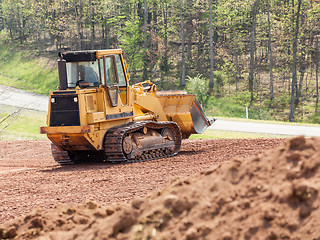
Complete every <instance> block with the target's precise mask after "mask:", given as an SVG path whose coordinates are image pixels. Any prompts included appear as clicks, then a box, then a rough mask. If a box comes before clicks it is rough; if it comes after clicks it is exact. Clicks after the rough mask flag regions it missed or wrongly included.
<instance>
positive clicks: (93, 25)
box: [89, 0, 95, 50]
mask: <svg viewBox="0 0 320 240" xmlns="http://www.w3.org/2000/svg"><path fill="white" fill-rule="evenodd" d="M89 4H90V30H91V40H90V45H91V49H92V50H93V49H94V48H95V47H94V41H95V22H94V14H95V12H94V4H93V3H92V1H91V0H90V1H89Z"/></svg>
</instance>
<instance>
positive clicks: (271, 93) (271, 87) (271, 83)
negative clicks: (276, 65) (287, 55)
mask: <svg viewBox="0 0 320 240" xmlns="http://www.w3.org/2000/svg"><path fill="white" fill-rule="evenodd" d="M267 13H268V36H269V37H268V47H269V73H270V100H271V101H272V100H273V99H274V95H273V72H272V71H273V62H272V46H271V23H270V0H267Z"/></svg>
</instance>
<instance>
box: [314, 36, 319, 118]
mask: <svg viewBox="0 0 320 240" xmlns="http://www.w3.org/2000/svg"><path fill="white" fill-rule="evenodd" d="M318 77H319V35H318V36H316V91H317V97H316V109H315V112H316V113H317V112H318V102H319V79H318Z"/></svg>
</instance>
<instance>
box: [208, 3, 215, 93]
mask: <svg viewBox="0 0 320 240" xmlns="http://www.w3.org/2000/svg"><path fill="white" fill-rule="evenodd" d="M209 9H210V81H209V88H211V89H212V88H213V87H214V79H213V37H212V0H209Z"/></svg>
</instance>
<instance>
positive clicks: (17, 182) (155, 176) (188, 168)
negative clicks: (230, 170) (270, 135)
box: [0, 139, 285, 224]
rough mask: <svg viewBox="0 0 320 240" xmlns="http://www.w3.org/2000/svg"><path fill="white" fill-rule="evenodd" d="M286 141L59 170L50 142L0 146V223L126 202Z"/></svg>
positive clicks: (214, 144)
mask: <svg viewBox="0 0 320 240" xmlns="http://www.w3.org/2000/svg"><path fill="white" fill-rule="evenodd" d="M284 141H285V139H223V140H185V141H184V142H183V144H182V149H181V152H180V153H179V154H178V155H177V156H175V157H172V158H167V159H161V160H152V161H147V162H140V163H131V164H109V163H107V164H81V165H74V166H64V167H60V166H58V165H57V164H56V163H55V161H54V160H53V159H52V157H51V152H50V151H51V150H50V142H49V141H14V142H7V141H2V142H0V224H3V223H4V222H6V221H8V220H10V219H12V218H16V217H19V216H22V215H25V214H27V213H29V212H30V211H31V210H32V209H35V208H44V209H48V208H53V207H54V206H55V205H57V204H60V203H63V204H78V203H84V202H86V201H87V200H93V201H95V202H97V203H98V204H100V205H102V206H107V205H109V204H110V203H126V202H129V201H131V200H132V199H135V198H143V197H146V196H148V195H150V194H151V193H153V192H156V191H160V190H162V189H163V188H164V187H165V186H167V185H168V184H170V183H171V182H172V181H174V180H175V179H177V178H178V177H182V178H184V177H188V176H191V175H194V174H196V173H199V172H201V171H204V170H207V169H209V168H211V167H212V166H214V165H217V164H219V163H222V162H226V161H230V160H231V159H233V158H234V157H242V158H247V157H248V156H251V155H256V154H259V153H263V152H265V151H266V150H267V149H271V148H274V147H276V146H278V145H279V144H281V143H283V142H284Z"/></svg>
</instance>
